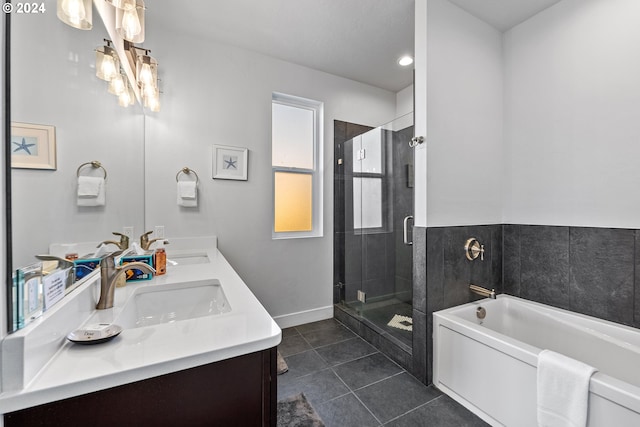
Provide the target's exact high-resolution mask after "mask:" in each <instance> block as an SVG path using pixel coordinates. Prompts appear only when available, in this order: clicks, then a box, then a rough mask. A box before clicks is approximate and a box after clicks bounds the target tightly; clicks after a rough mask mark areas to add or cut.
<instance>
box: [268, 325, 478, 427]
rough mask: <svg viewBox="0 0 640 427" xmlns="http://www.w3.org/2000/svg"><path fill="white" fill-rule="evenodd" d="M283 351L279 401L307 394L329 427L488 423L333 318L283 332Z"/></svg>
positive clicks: (433, 426) (448, 426)
mask: <svg viewBox="0 0 640 427" xmlns="http://www.w3.org/2000/svg"><path fill="white" fill-rule="evenodd" d="M278 350H279V351H280V354H282V356H283V357H284V359H285V361H286V362H287V364H288V365H289V371H288V372H286V373H285V374H283V375H280V376H278V399H283V398H285V397H288V396H291V395H293V394H297V393H300V392H303V393H304V394H305V395H306V396H307V399H308V400H309V401H310V402H311V404H312V405H313V407H314V408H315V409H316V411H317V412H318V413H319V414H320V416H321V417H322V419H323V421H324V423H325V424H326V426H327V427H333V426H335V427H356V426H381V425H384V426H392V427H408V426H416V427H417V426H430V427H451V426H456V427H458V426H460V427H462V426H470V427H471V426H473V427H475V426H486V425H487V424H485V423H484V422H483V421H482V420H480V419H479V418H478V417H476V416H475V415H473V414H472V413H471V412H469V411H468V410H467V409H465V408H463V407H462V406H460V405H459V404H458V403H456V402H454V401H453V400H452V399H450V398H449V397H448V396H446V395H444V394H442V393H441V392H440V391H438V390H437V389H435V388H434V387H433V386H429V387H427V386H425V385H424V384H422V383H420V382H419V381H418V380H416V379H415V378H414V377H413V376H411V375H410V374H409V373H407V372H406V371H404V370H403V369H402V368H400V366H398V365H396V364H395V363H394V362H392V361H391V360H390V359H388V358H387V357H386V356H384V355H383V354H382V353H380V352H379V351H378V350H376V349H375V348H374V347H372V346H371V345H369V344H368V343H367V342H366V341H364V340H363V339H361V338H360V337H358V336H357V335H356V334H354V333H353V332H351V331H350V330H349V329H348V328H346V327H345V326H344V325H342V324H341V323H340V322H338V321H336V320H334V319H329V320H323V321H321V322H314V323H309V324H306V325H301V326H296V327H295V328H289V329H285V330H283V338H282V343H280V345H279V346H278Z"/></svg>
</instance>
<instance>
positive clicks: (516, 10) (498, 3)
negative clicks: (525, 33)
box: [449, 0, 561, 31]
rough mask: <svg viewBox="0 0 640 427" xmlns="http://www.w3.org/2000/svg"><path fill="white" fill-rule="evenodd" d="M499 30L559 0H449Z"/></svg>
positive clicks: (529, 16)
mask: <svg viewBox="0 0 640 427" xmlns="http://www.w3.org/2000/svg"><path fill="white" fill-rule="evenodd" d="M449 1H450V2H451V3H453V4H455V5H457V6H459V7H460V8H462V9H464V10H466V11H467V12H469V13H470V14H472V15H473V16H475V17H476V18H479V19H481V20H483V21H485V22H487V23H489V24H491V25H492V26H494V27H495V28H497V29H498V30H500V31H506V30H508V29H509V28H511V27H513V26H515V25H518V24H519V23H521V22H524V21H526V20H527V19H529V18H531V17H532V16H533V15H535V14H536V13H538V12H541V11H542V10H544V9H546V8H548V7H550V6H553V5H554V4H556V3H559V2H560V1H561V0H449Z"/></svg>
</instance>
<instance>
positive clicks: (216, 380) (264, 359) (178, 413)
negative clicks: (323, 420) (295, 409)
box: [4, 347, 277, 427]
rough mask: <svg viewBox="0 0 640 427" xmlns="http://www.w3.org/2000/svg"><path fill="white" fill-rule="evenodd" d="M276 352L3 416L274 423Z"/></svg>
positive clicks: (16, 421)
mask: <svg viewBox="0 0 640 427" xmlns="http://www.w3.org/2000/svg"><path fill="white" fill-rule="evenodd" d="M276 399H277V386H276V349H275V347H274V348H271V349H268V350H263V351H259V352H256V353H250V354H247V355H244V356H238V357H234V358H232V359H227V360H222V361H220V362H216V363H211V364H208V365H204V366H198V367H195V368H191V369H186V370H184V371H178V372H173V373H170V374H166V375H162V376H160V377H155V378H149V379H146V380H143V381H138V382H135V383H131V384H125V385H121V386H118V387H114V388H110V389H107V390H101V391H97V392H94V393H90V394H85V395H82V396H77V397H72V398H69V399H64V400H60V401H56V402H51V403H47V404H44V405H40V406H36V407H33V408H27V409H23V410H20V411H16V412H11V413H8V414H5V415H4V423H5V424H4V425H5V426H6V427H13V426H70V427H71V426H92V427H99V426H105V427H114V426H136V427H137V426H153V427H159V426H171V427H178V426H189V427H191V426H224V427H228V426H241V427H252V426H272V427H275V425H276Z"/></svg>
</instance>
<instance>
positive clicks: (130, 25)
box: [116, 0, 144, 43]
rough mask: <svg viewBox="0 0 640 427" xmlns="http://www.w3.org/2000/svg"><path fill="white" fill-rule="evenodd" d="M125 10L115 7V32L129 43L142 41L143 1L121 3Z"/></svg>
mask: <svg viewBox="0 0 640 427" xmlns="http://www.w3.org/2000/svg"><path fill="white" fill-rule="evenodd" d="M120 3H123V5H124V6H125V8H120V7H116V30H117V31H118V34H120V35H121V36H122V38H123V39H125V40H128V41H130V42H131V43H142V42H143V41H144V1H143V0H136V1H135V2H133V4H135V6H134V7H131V5H132V3H131V1H126V2H125V1H121V2H120Z"/></svg>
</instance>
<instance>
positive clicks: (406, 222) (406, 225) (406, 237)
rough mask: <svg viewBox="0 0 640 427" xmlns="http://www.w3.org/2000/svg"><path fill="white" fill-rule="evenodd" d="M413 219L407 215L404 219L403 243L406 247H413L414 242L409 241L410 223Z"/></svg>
mask: <svg viewBox="0 0 640 427" xmlns="http://www.w3.org/2000/svg"><path fill="white" fill-rule="evenodd" d="M412 219H413V216H411V215H407V216H405V217H404V221H403V225H402V241H403V242H404V244H405V245H407V246H411V245H413V242H410V241H409V221H411V220H412Z"/></svg>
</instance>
